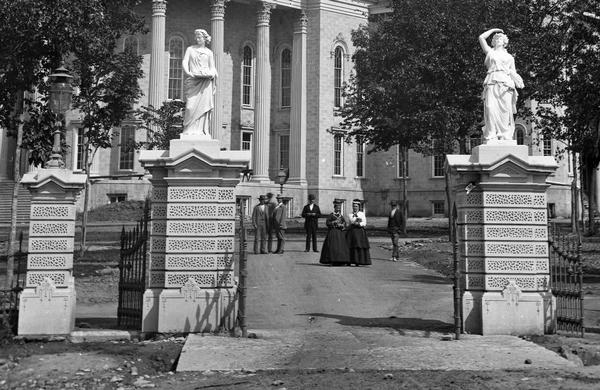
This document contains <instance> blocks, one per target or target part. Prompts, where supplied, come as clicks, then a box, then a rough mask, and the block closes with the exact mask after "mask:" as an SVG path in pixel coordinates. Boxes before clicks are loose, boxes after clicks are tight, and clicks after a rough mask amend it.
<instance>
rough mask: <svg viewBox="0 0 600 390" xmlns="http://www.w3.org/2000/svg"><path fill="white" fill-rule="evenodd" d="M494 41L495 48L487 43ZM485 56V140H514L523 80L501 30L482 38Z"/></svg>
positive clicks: (488, 33)
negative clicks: (518, 98)
mask: <svg viewBox="0 0 600 390" xmlns="http://www.w3.org/2000/svg"><path fill="white" fill-rule="evenodd" d="M492 34H494V35H493V37H492V47H490V46H489V45H488V44H487V41H486V39H487V38H488V37H489V36H490V35H492ZM479 44H480V45H481V48H482V49H483V51H484V53H485V62H484V63H485V66H486V68H487V76H486V77H485V80H484V82H483V95H482V98H483V119H484V127H483V137H484V139H485V142H486V143H487V142H489V141H490V140H497V139H501V140H512V139H513V134H514V132H515V118H514V115H515V114H516V113H517V97H518V93H517V88H523V79H522V78H521V76H519V75H518V74H517V71H516V70H515V59H514V57H513V56H512V55H510V54H509V53H508V52H507V51H506V45H507V44H508V37H507V36H506V34H504V32H503V31H502V30H501V29H499V28H493V29H491V30H488V31H486V32H484V33H483V34H481V35H480V36H479Z"/></svg>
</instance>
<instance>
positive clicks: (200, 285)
mask: <svg viewBox="0 0 600 390" xmlns="http://www.w3.org/2000/svg"><path fill="white" fill-rule="evenodd" d="M249 160H250V152H248V151H221V150H220V148H219V141H218V140H193V139H192V140H190V139H186V140H172V141H171V145H170V148H169V150H168V151H164V150H158V151H156V150H148V151H142V152H141V153H140V162H141V163H142V165H143V166H144V167H145V168H146V169H148V170H149V171H150V173H151V174H152V179H151V182H152V214H151V215H152V222H151V228H150V253H151V255H150V267H149V268H150V285H149V288H148V289H147V290H146V291H145V293H144V304H143V313H142V315H143V318H142V331H143V332H166V333H171V332H204V331H207V332H211V331H216V330H219V329H229V330H231V329H232V328H233V327H234V325H235V319H236V315H237V300H236V297H237V295H236V292H237V279H236V278H235V277H234V264H235V259H234V252H235V244H234V240H235V218H236V204H235V195H234V188H235V186H236V185H237V184H238V182H239V180H240V172H241V171H242V169H244V168H245V167H246V165H247V164H248V161H249Z"/></svg>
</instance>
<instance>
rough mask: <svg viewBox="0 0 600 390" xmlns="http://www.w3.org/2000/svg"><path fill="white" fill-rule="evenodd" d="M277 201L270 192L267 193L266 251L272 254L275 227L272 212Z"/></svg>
mask: <svg viewBox="0 0 600 390" xmlns="http://www.w3.org/2000/svg"><path fill="white" fill-rule="evenodd" d="M277 203H278V202H277V200H276V199H275V197H274V196H273V194H272V193H271V192H269V193H267V208H268V209H269V219H270V221H269V228H268V230H267V250H268V251H269V253H273V236H274V235H275V226H274V224H273V211H274V210H275V207H276V206H277Z"/></svg>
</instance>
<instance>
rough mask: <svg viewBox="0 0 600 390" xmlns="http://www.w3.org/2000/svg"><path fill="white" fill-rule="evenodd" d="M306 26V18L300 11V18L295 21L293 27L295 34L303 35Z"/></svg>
mask: <svg viewBox="0 0 600 390" xmlns="http://www.w3.org/2000/svg"><path fill="white" fill-rule="evenodd" d="M307 26H308V18H307V17H306V13H305V12H304V11H300V17H299V18H298V20H296V23H295V25H294V27H295V31H296V32H301V33H305V32H306V28H307Z"/></svg>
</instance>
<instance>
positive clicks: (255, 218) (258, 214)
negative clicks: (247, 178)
mask: <svg viewBox="0 0 600 390" xmlns="http://www.w3.org/2000/svg"><path fill="white" fill-rule="evenodd" d="M258 200H259V202H260V203H259V204H257V205H256V206H254V209H253V210H252V225H253V226H254V254H255V255H257V254H259V253H262V254H266V253H267V251H266V248H265V243H266V239H267V230H268V229H269V223H270V220H271V216H270V214H269V209H268V207H267V205H266V204H265V201H266V200H267V197H266V196H264V195H261V196H259V197H258ZM259 241H260V252H259V251H258V242H259Z"/></svg>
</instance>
